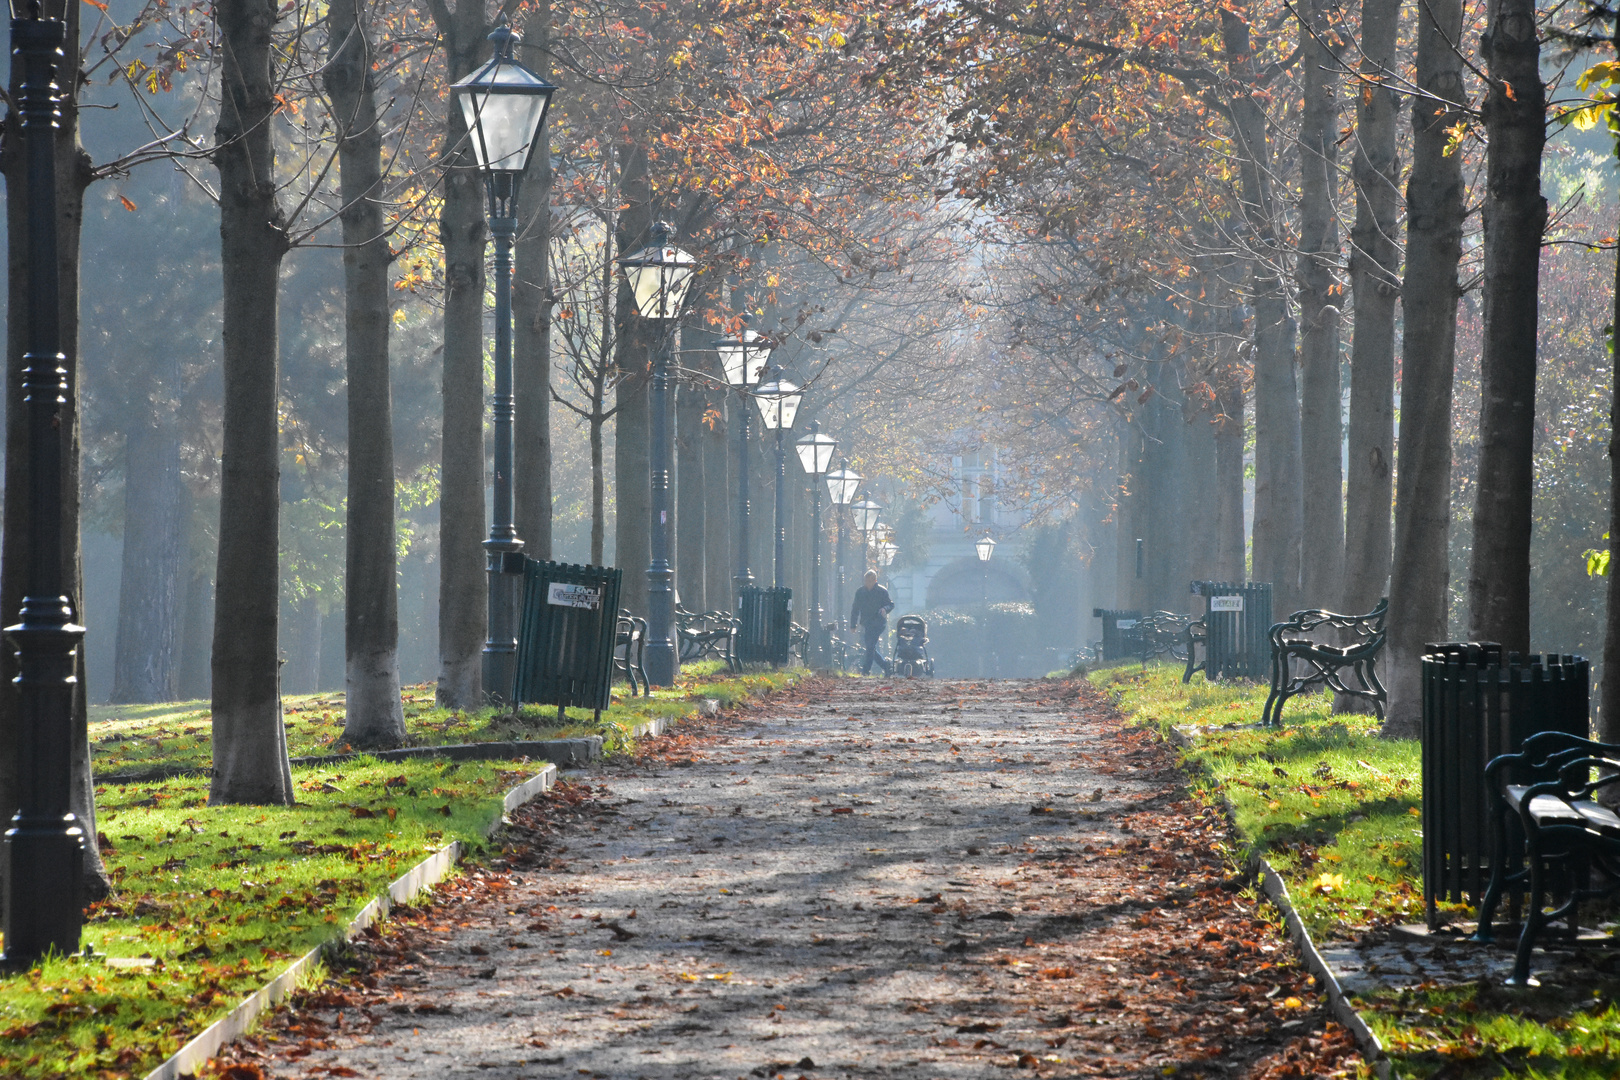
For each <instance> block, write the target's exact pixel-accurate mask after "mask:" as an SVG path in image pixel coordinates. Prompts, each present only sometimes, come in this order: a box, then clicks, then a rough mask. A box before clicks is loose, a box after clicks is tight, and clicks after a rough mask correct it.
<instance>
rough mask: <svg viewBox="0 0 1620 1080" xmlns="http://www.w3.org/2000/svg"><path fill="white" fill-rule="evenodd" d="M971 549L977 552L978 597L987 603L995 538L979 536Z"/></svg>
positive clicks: (988, 600)
mask: <svg viewBox="0 0 1620 1080" xmlns="http://www.w3.org/2000/svg"><path fill="white" fill-rule="evenodd" d="M973 550H975V551H977V552H978V553H979V597H980V599H981V600H982V601H983V602H984V603H986V604H988V603H989V602H990V556H991V555H993V554H995V550H996V540H995V537H993V536H981V537H979V539H978V542H977V543H975V544H974V545H973Z"/></svg>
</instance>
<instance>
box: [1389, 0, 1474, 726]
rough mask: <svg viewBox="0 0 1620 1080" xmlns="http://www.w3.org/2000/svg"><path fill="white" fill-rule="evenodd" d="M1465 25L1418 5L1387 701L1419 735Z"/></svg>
mask: <svg viewBox="0 0 1620 1080" xmlns="http://www.w3.org/2000/svg"><path fill="white" fill-rule="evenodd" d="M1462 30H1463V5H1462V0H1427V2H1426V3H1424V4H1422V5H1420V7H1419V10H1418V26H1417V72H1416V78H1415V80H1414V81H1415V83H1416V86H1417V93H1416V94H1414V95H1413V97H1412V136H1413V137H1412V174H1411V177H1410V178H1409V179H1408V181H1407V185H1406V210H1407V226H1406V280H1405V282H1404V284H1403V285H1402V289H1401V307H1402V311H1403V316H1404V317H1403V319H1402V328H1403V329H1402V336H1401V423H1400V443H1399V446H1400V459H1399V460H1400V469H1399V472H1398V477H1397V481H1396V495H1395V555H1394V563H1393V566H1392V568H1391V572H1390V585H1389V620H1388V623H1389V647H1388V649H1387V650H1386V661H1387V662H1386V674H1385V676H1384V678H1385V681H1386V683H1387V685H1388V687H1389V702H1388V705H1387V706H1386V708H1385V712H1384V717H1385V719H1384V728H1383V731H1384V733H1385V734H1386V735H1390V736H1396V737H1403V738H1411V737H1414V736H1415V735H1416V734H1417V732H1418V729H1419V726H1420V724H1421V722H1422V718H1423V695H1422V679H1421V669H1420V666H1419V657H1420V656H1421V654H1422V649H1423V646H1424V645H1425V644H1427V643H1428V642H1431V641H1443V640H1445V637H1446V599H1447V591H1448V590H1447V585H1448V583H1449V580H1450V569H1449V565H1448V559H1447V536H1448V529H1449V526H1450V523H1451V390H1452V379H1453V375H1454V373H1455V370H1456V353H1457V301H1458V300H1459V298H1460V297H1461V295H1462V292H1461V288H1460V287H1459V285H1458V282H1457V264H1458V263H1459V262H1460V261H1461V259H1462V234H1463V218H1464V215H1465V206H1464V202H1463V198H1464V193H1465V189H1464V185H1463V173H1462V155H1461V154H1460V153H1458V152H1456V150H1455V149H1454V148H1452V147H1451V146H1450V145H1449V144H1450V140H1451V130H1452V128H1454V127H1455V126H1456V125H1457V124H1458V123H1459V122H1460V121H1461V120H1462V118H1463V115H1464V109H1465V108H1466V106H1467V101H1468V94H1467V92H1466V90H1465V88H1464V86H1463V57H1462V55H1461V54H1460V53H1459V52H1458V50H1457V47H1456V44H1457V42H1458V41H1460V40H1461V38H1462Z"/></svg>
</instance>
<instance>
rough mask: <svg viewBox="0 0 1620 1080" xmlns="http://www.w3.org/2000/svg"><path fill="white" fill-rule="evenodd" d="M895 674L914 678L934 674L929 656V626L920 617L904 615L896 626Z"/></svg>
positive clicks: (932, 662) (932, 663)
mask: <svg viewBox="0 0 1620 1080" xmlns="http://www.w3.org/2000/svg"><path fill="white" fill-rule="evenodd" d="M894 673H895V674H896V675H904V676H905V677H906V678H912V677H913V676H917V675H926V676H929V677H930V678H931V677H932V676H933V674H934V661H933V660H932V659H930V658H929V656H928V624H927V623H926V622H923V620H922V616H920V615H902V616H900V618H899V619H898V620H897V621H896V622H895V624H894Z"/></svg>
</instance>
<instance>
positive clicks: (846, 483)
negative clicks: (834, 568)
mask: <svg viewBox="0 0 1620 1080" xmlns="http://www.w3.org/2000/svg"><path fill="white" fill-rule="evenodd" d="M863 479H865V478H864V477H863V476H861V474H860V473H858V472H855V471H854V470H852V469H851V468H850V467H849V461H848V460H847V459H846V460H845V461H842V462H840V463H839V467H838V468H837V469H834V470H833V471H832V472H830V473H828V474H827V494H828V495H830V496H831V497H832V502H833V517H834V518H836V519H837V525H838V556H837V560H836V561H837V563H838V588H837V589H836V590H835V591H836V593H837V595H836V597H835V598H834V602H833V621H834V622H836V623H837V624H838V626H839V628H840V629H842V628H843V625H844V515H843V513H842V511H843V509H844V507H846V506H848V505H849V504H850V503H852V502H854V501H855V495H856V493H857V492H859V491H860V489H861V481H862V480H863Z"/></svg>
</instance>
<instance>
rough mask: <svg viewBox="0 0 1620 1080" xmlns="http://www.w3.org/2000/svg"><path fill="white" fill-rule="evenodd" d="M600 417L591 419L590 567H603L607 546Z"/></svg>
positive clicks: (605, 480) (604, 477)
mask: <svg viewBox="0 0 1620 1080" xmlns="http://www.w3.org/2000/svg"><path fill="white" fill-rule="evenodd" d="M604 422H605V421H603V420H602V418H601V417H600V416H593V417H591V565H592V566H605V565H606V563H605V562H604V561H603V560H604V559H605V558H606V556H605V555H604V554H603V550H604V548H605V546H606V544H607V498H606V494H607V492H606V488H607V475H606V473H605V472H604V471H603V470H604V468H605V467H606V466H605V465H604V463H603V460H602V459H603V454H602V451H603V446H602V425H603V423H604Z"/></svg>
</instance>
